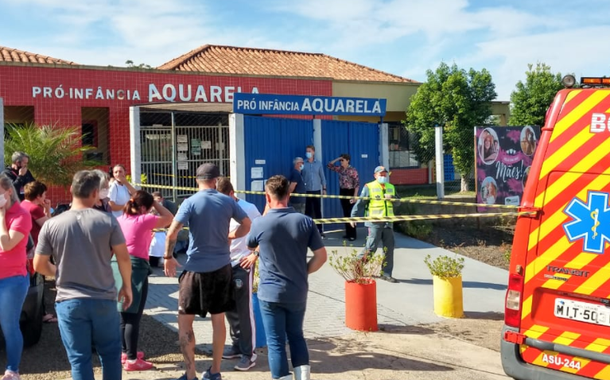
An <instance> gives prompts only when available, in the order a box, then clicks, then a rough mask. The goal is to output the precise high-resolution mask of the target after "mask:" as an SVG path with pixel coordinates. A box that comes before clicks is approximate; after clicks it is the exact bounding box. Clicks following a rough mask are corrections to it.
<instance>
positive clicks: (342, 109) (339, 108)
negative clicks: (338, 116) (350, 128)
mask: <svg viewBox="0 0 610 380" xmlns="http://www.w3.org/2000/svg"><path fill="white" fill-rule="evenodd" d="M335 112H337V113H339V112H345V107H344V106H343V99H339V100H337V108H335Z"/></svg>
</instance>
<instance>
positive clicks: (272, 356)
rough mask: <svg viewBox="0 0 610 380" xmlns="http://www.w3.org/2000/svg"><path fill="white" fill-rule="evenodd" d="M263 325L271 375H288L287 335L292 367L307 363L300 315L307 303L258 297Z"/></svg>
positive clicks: (307, 352)
mask: <svg viewBox="0 0 610 380" xmlns="http://www.w3.org/2000/svg"><path fill="white" fill-rule="evenodd" d="M259 304H260V307H261V314H262V316H263V325H264V326H265V333H266V334H267V346H268V355H269V369H270V370H271V377H272V378H274V379H279V378H281V377H283V376H286V375H289V374H290V371H289V370H288V358H287V356H286V337H288V344H289V345H290V359H291V361H292V367H293V368H295V367H299V366H302V365H307V364H309V351H307V343H306V342H305V338H304V337H303V319H304V318H305V308H306V305H307V304H306V303H305V302H303V303H278V302H266V301H263V300H259Z"/></svg>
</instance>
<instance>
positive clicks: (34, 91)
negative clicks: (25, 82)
mask: <svg viewBox="0 0 610 380" xmlns="http://www.w3.org/2000/svg"><path fill="white" fill-rule="evenodd" d="M40 93H42V88H40V87H32V98H35V97H36V95H38V94H40Z"/></svg>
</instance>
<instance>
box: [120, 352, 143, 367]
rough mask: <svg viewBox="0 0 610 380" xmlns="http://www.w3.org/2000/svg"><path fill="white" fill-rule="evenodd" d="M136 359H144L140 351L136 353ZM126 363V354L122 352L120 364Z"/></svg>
mask: <svg viewBox="0 0 610 380" xmlns="http://www.w3.org/2000/svg"><path fill="white" fill-rule="evenodd" d="M138 359H144V353H143V352H142V351H138ZM126 361H127V353H126V352H123V353H122V354H121V364H125V362H126Z"/></svg>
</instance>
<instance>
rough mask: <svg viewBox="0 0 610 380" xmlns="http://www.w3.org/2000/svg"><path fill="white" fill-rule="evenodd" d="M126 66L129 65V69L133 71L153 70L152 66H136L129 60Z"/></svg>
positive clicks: (143, 64)
mask: <svg viewBox="0 0 610 380" xmlns="http://www.w3.org/2000/svg"><path fill="white" fill-rule="evenodd" d="M125 64H126V65H127V67H129V68H131V69H147V70H151V69H152V68H153V67H152V66H151V65H148V64H146V63H140V64H139V65H136V64H135V63H133V61H132V60H131V59H128V60H127V61H125Z"/></svg>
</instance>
